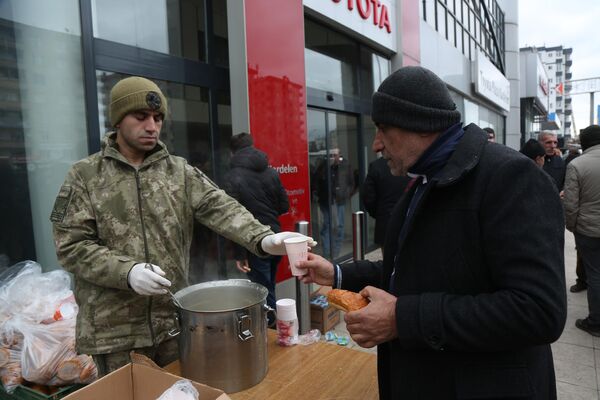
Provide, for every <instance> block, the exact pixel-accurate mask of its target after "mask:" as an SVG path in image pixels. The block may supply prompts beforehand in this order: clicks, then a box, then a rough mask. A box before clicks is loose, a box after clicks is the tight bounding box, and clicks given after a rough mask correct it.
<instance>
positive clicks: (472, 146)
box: [434, 124, 488, 186]
mask: <svg viewBox="0 0 600 400" xmlns="http://www.w3.org/2000/svg"><path fill="white" fill-rule="evenodd" d="M464 130H465V134H464V135H463V137H462V139H461V140H460V142H459V143H458V145H457V146H456V150H455V151H454V153H453V154H452V155H451V156H450V159H449V160H448V162H447V163H446V165H445V166H444V167H443V168H442V170H441V171H440V172H439V173H438V175H437V176H436V177H435V178H434V180H435V181H436V182H437V185H438V186H448V185H452V184H454V183H455V182H458V181H460V180H461V179H462V178H463V177H464V176H465V175H467V174H468V173H469V171H471V170H472V169H473V168H475V166H476V165H477V164H478V163H479V160H480V158H481V153H483V148H484V146H485V145H486V144H487V143H488V142H487V135H486V134H485V132H484V131H483V130H482V129H481V128H479V127H478V126H477V125H475V124H470V125H468V126H467V127H465V128H464Z"/></svg>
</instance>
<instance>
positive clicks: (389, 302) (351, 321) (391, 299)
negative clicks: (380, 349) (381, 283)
mask: <svg viewBox="0 0 600 400" xmlns="http://www.w3.org/2000/svg"><path fill="white" fill-rule="evenodd" d="M360 294H361V295H363V296H364V297H369V298H370V299H371V302H370V303H369V305H368V306H366V307H365V308H362V309H360V310H358V311H352V312H349V313H347V314H346V316H345V318H344V320H345V321H346V328H347V329H348V332H349V333H350V336H351V337H352V339H353V340H354V341H355V342H356V343H358V345H359V346H361V347H366V348H370V347H373V346H377V345H378V344H381V343H384V342H387V341H390V340H392V339H394V338H395V337H397V336H398V332H397V330H396V297H395V296H393V295H391V294H389V293H388V292H386V291H384V290H381V289H377V288H375V287H373V286H367V287H365V288H364V289H363V290H361V291H360Z"/></svg>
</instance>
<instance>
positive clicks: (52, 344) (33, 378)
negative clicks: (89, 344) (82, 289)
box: [17, 305, 98, 386]
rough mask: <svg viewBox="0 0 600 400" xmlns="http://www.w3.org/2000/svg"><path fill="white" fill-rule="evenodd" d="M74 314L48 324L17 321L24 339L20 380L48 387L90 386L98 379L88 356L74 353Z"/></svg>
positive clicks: (96, 371) (94, 365)
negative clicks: (83, 384) (80, 384)
mask: <svg viewBox="0 0 600 400" xmlns="http://www.w3.org/2000/svg"><path fill="white" fill-rule="evenodd" d="M74 307H77V306H76V305H74ZM75 315H76V313H75V314H74V315H72V316H71V318H68V319H62V320H59V321H55V322H53V323H51V324H48V325H45V324H32V323H29V322H26V321H18V322H17V325H18V328H17V329H19V330H20V331H21V332H22V333H23V337H24V341H23V350H22V354H21V368H22V373H23V378H25V379H26V380H27V381H29V382H34V383H39V384H41V385H49V386H62V385H68V384H73V383H90V382H92V381H94V380H95V379H97V378H98V370H97V368H96V364H95V363H94V361H93V359H92V357H91V356H88V355H78V354H77V352H76V351H75Z"/></svg>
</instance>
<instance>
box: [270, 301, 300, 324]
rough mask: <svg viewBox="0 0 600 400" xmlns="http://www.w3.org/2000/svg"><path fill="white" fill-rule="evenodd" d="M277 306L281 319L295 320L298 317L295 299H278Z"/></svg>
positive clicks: (278, 317) (278, 315) (278, 316)
mask: <svg viewBox="0 0 600 400" xmlns="http://www.w3.org/2000/svg"><path fill="white" fill-rule="evenodd" d="M275 307H276V308H277V319H278V320H280V321H293V320H295V319H297V318H298V315H297V314H296V300H294V299H280V300H277V302H276V303H275Z"/></svg>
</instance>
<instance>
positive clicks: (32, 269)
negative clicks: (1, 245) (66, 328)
mask: <svg viewBox="0 0 600 400" xmlns="http://www.w3.org/2000/svg"><path fill="white" fill-rule="evenodd" d="M9 272H10V274H7V276H5V277H4V279H3V280H2V281H1V285H0V305H2V306H0V313H1V314H8V315H9V316H17V317H18V318H20V319H23V320H27V321H30V322H33V323H39V322H41V321H44V320H49V319H52V318H53V316H54V315H55V313H56V310H57V309H58V308H59V307H60V305H61V303H62V302H63V301H64V299H66V298H68V297H69V296H72V295H73V292H72V291H71V289H70V287H71V277H70V275H69V274H68V273H67V272H66V271H63V270H54V271H50V272H46V273H42V267H41V266H40V264H38V263H36V262H34V261H23V262H20V263H18V264H15V265H13V266H12V267H10V268H9ZM3 275H4V274H3ZM32 293H35V296H32V295H31V294H32Z"/></svg>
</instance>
